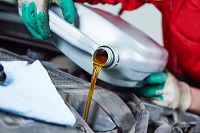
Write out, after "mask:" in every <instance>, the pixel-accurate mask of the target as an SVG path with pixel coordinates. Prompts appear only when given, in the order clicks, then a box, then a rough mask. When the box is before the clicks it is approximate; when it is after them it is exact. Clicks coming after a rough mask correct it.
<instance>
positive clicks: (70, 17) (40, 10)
mask: <svg viewBox="0 0 200 133" xmlns="http://www.w3.org/2000/svg"><path fill="white" fill-rule="evenodd" d="M51 3H54V4H56V5H58V6H59V7H60V8H61V9H62V13H63V16H64V19H65V20H66V21H67V22H69V23H73V21H74V18H75V9H74V5H73V2H72V0H18V10H19V15H20V17H21V19H22V21H23V22H24V24H25V25H26V27H27V28H28V30H29V31H30V32H31V33H32V34H33V36H34V37H36V38H37V39H39V40H43V39H49V38H50V36H51V34H50V28H49V19H48V11H47V5H48V4H51Z"/></svg>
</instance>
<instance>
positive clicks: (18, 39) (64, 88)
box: [0, 2, 200, 133]
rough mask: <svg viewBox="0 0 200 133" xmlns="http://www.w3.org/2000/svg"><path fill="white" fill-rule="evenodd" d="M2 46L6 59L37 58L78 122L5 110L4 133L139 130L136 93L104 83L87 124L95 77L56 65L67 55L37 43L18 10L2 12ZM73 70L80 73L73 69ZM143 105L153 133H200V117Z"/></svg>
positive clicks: (0, 55) (1, 117) (0, 127)
mask: <svg viewBox="0 0 200 133" xmlns="http://www.w3.org/2000/svg"><path fill="white" fill-rule="evenodd" d="M0 4H2V2H1V3H0ZM6 6H7V5H6ZM0 47H1V48H0V60H4V61H12V60H27V61H28V62H29V63H32V62H33V61H34V60H35V59H40V61H41V63H42V64H43V66H44V67H45V69H46V70H47V72H48V74H49V76H50V78H51V80H52V82H53V84H54V85H55V87H56V89H57V91H58V92H59V94H60V95H61V97H62V98H63V99H64V100H65V103H66V105H67V106H68V107H69V108H70V110H71V111H72V112H73V114H74V115H75V117H76V124H75V125H74V126H73V127H66V126H60V125H55V124H49V123H45V122H41V121H37V120H32V119H28V118H25V117H21V116H17V115H13V114H10V113H7V112H3V111H0V133H27V132H28V133H56V132H59V133H66V132H67V133H69V132H70V133H93V132H105V133H117V132H119V133H121V132H123V133H126V132H130V133H131V132H134V130H135V126H136V125H137V122H138V121H136V120H138V119H137V113H138V112H139V111H138V107H139V106H137V102H135V101H134V98H133V97H132V96H133V95H129V94H130V93H132V91H131V90H130V89H128V88H123V93H122V92H120V91H118V90H122V88H118V87H115V86H112V85H109V84H106V83H104V82H99V84H98V85H97V86H96V88H95V91H94V97H93V100H92V104H91V110H90V114H89V119H88V123H85V121H84V120H83V118H82V116H83V113H84V110H85V104H86V99H87V94H88V89H89V81H86V80H85V79H87V77H89V78H90V75H89V76H88V75H87V74H86V73H85V72H84V71H83V70H82V69H80V68H79V67H77V66H76V65H75V64H72V66H71V67H61V66H58V64H59V63H58V64H57V65H56V64H54V63H55V62H54V63H52V60H53V59H55V58H57V57H60V56H63V54H62V53H61V52H60V51H59V50H57V48H55V47H54V46H53V45H52V44H51V42H49V41H48V40H45V41H38V40H36V39H35V38H34V37H33V36H32V35H31V34H30V33H29V31H28V30H27V29H26V27H25V26H24V24H23V23H22V21H21V20H20V18H19V16H18V14H17V13H16V12H7V11H6V12H5V11H0ZM58 61H59V60H58ZM71 68H76V69H75V70H73V71H71ZM81 78H82V79H81ZM83 79H84V80H83ZM100 86H103V87H100ZM108 89H109V90H108ZM110 90H112V91H113V90H114V91H115V92H116V91H118V92H117V94H119V95H120V96H121V94H125V95H126V97H129V99H126V100H122V98H120V97H119V96H118V95H116V93H114V92H112V91H110ZM141 99H142V98H141ZM142 101H143V102H141V101H140V100H139V103H140V105H142V106H144V108H146V109H147V110H148V112H149V114H150V117H149V119H147V123H148V131H147V132H148V133H151V132H154V131H155V129H157V128H158V127H159V126H160V127H162V123H168V125H170V128H171V132H172V133H182V132H188V133H192V132H194V133H195V132H196V133H197V132H200V118H199V116H198V115H195V114H191V113H186V112H180V111H176V110H171V109H168V108H163V107H159V106H156V105H153V104H151V103H148V102H147V100H146V99H142ZM135 132H137V133H139V131H135ZM163 132H164V131H163Z"/></svg>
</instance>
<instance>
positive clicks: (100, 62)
mask: <svg viewBox="0 0 200 133" xmlns="http://www.w3.org/2000/svg"><path fill="white" fill-rule="evenodd" d="M107 59H108V54H107V52H106V51H105V50H104V49H98V50H96V51H95V53H94V56H93V72H92V77H91V82H90V88H89V93H88V99H87V104H86V108H85V114H84V120H85V122H87V119H88V114H89V110H90V105H91V101H92V96H93V92H94V88H95V84H96V80H97V76H98V74H99V72H100V70H101V69H102V67H103V66H104V65H105V64H106V61H107Z"/></svg>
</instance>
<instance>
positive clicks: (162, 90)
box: [135, 70, 192, 111]
mask: <svg viewBox="0 0 200 133" xmlns="http://www.w3.org/2000/svg"><path fill="white" fill-rule="evenodd" d="M145 82H146V84H147V85H146V86H144V87H142V88H137V89H135V91H136V92H138V93H139V94H141V95H142V96H144V97H146V98H149V99H150V101H151V102H153V103H155V104H157V105H160V106H164V107H169V108H171V109H180V110H182V111H186V110H187V109H188V108H189V107H190V105H191V101H192V98H191V92H190V87H189V85H188V84H186V83H184V82H181V81H178V80H177V79H176V78H175V77H174V76H173V75H172V74H171V73H170V72H168V71H166V70H165V71H164V72H163V73H155V74H152V75H150V76H148V77H147V78H146V79H145Z"/></svg>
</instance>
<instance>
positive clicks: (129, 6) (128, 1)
mask: <svg viewBox="0 0 200 133" xmlns="http://www.w3.org/2000/svg"><path fill="white" fill-rule="evenodd" d="M73 1H74V2H81V3H84V2H88V3H90V4H98V3H102V4H106V3H107V4H112V5H116V4H118V3H121V4H122V9H123V10H128V11H132V10H134V9H136V8H138V7H140V6H142V5H143V4H144V3H145V2H142V1H141V0H73Z"/></svg>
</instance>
